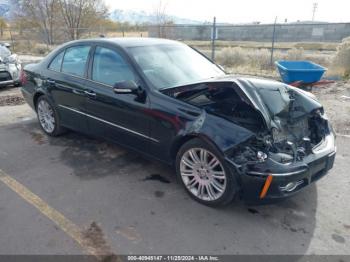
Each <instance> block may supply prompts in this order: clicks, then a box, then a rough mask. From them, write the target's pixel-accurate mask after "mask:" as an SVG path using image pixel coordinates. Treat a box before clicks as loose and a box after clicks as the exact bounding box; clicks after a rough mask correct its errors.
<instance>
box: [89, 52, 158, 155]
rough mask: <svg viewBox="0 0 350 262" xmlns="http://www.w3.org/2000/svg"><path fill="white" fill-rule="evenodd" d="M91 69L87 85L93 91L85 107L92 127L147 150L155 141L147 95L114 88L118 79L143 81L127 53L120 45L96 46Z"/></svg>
mask: <svg viewBox="0 0 350 262" xmlns="http://www.w3.org/2000/svg"><path fill="white" fill-rule="evenodd" d="M89 72H90V75H89V80H88V81H87V83H86V87H87V88H88V89H89V90H91V91H92V94H91V95H90V96H88V98H87V101H86V107H85V108H86V112H87V114H89V116H90V117H88V124H89V128H90V131H91V132H92V133H95V134H97V135H100V136H103V137H105V138H108V139H111V140H114V141H116V142H118V143H121V144H124V145H126V146H128V147H132V148H134V149H137V150H141V151H142V152H145V153H147V151H148V148H149V143H150V142H152V139H151V138H150V137H149V132H150V129H149V123H150V121H149V116H147V114H146V112H147V109H148V108H149V101H148V98H147V95H145V98H144V99H138V98H137V96H136V95H135V94H116V93H115V92H114V88H113V86H114V84H115V83H117V82H122V81H129V80H130V81H134V82H136V83H138V84H139V85H140V86H141V87H142V85H143V84H142V83H141V80H140V79H139V78H138V76H137V74H136V73H135V70H134V69H133V67H132V66H131V64H130V63H129V62H128V59H127V57H126V56H124V54H123V53H122V52H121V51H120V50H119V49H117V48H114V47H111V46H103V45H100V46H96V47H95V51H94V54H93V56H92V59H91V62H90V70H89ZM145 91H146V90H145ZM153 142H154V141H153Z"/></svg>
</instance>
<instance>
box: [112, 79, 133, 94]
mask: <svg viewBox="0 0 350 262" xmlns="http://www.w3.org/2000/svg"><path fill="white" fill-rule="evenodd" d="M113 90H114V93H116V94H137V93H138V91H139V86H138V85H137V84H136V83H135V81H131V80H127V81H122V82H117V83H115V84H114V86H113Z"/></svg>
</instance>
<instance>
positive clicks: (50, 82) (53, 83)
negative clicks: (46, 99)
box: [46, 79, 56, 85]
mask: <svg viewBox="0 0 350 262" xmlns="http://www.w3.org/2000/svg"><path fill="white" fill-rule="evenodd" d="M46 83H48V84H49V85H56V81H55V80H52V79H46Z"/></svg>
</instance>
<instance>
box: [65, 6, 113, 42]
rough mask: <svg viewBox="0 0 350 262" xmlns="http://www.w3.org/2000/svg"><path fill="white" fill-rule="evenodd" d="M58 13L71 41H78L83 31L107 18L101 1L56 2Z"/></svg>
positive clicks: (105, 8)
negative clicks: (58, 6)
mask: <svg viewBox="0 0 350 262" xmlns="http://www.w3.org/2000/svg"><path fill="white" fill-rule="evenodd" d="M58 2H59V5H60V12H61V15H62V18H63V21H64V24H65V27H66V31H67V33H68V36H69V38H70V39H71V40H74V39H79V38H80V37H81V34H82V32H84V30H88V29H89V28H91V27H93V26H95V25H97V24H98V23H99V22H100V21H101V20H102V19H105V18H106V16H107V7H106V5H105V4H104V1H103V0H58Z"/></svg>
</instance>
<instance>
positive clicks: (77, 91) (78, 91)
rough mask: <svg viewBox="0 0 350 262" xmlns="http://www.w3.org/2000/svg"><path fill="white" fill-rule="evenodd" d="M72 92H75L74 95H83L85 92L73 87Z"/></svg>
mask: <svg viewBox="0 0 350 262" xmlns="http://www.w3.org/2000/svg"><path fill="white" fill-rule="evenodd" d="M73 93H74V94H76V95H84V94H85V92H84V91H81V90H77V89H73Z"/></svg>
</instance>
